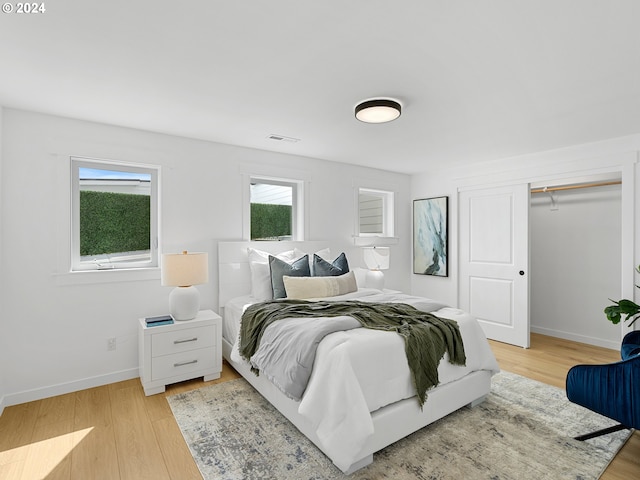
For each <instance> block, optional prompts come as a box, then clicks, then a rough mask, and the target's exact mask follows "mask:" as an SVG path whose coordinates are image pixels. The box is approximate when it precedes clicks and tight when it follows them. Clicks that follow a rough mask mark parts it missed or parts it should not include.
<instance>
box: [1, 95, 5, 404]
mask: <svg viewBox="0 0 640 480" xmlns="http://www.w3.org/2000/svg"><path fill="white" fill-rule="evenodd" d="M2 152H3V148H2V107H0V272H2V271H3V268H2V263H3V262H2V259H3V257H4V255H3V250H2V223H3V222H2V219H3V218H4V208H5V205H6V202H5V200H4V196H3V192H2ZM3 305H4V279H3V278H1V277H0V331H3V330H4V323H5V321H4V320H5V314H4V308H3ZM5 342H6V336H5V335H0V352H3V351H4V350H5V349H6V347H5ZM4 371H5V362H4V361H3V359H2V355H1V354H0V415H2V410H4V396H5V393H6V388H5V380H4Z"/></svg>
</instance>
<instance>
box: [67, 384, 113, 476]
mask: <svg viewBox="0 0 640 480" xmlns="http://www.w3.org/2000/svg"><path fill="white" fill-rule="evenodd" d="M75 409H76V413H75V418H74V435H75V436H76V437H75V438H74V441H75V443H76V446H75V448H74V449H73V452H72V454H71V478H91V479H95V480H111V479H119V478H120V469H119V464H118V452H117V450H116V442H115V433H114V430H113V420H112V418H111V400H110V395H109V388H108V387H107V386H103V387H97V388H91V389H88V390H83V391H81V392H77V395H76V403H75Z"/></svg>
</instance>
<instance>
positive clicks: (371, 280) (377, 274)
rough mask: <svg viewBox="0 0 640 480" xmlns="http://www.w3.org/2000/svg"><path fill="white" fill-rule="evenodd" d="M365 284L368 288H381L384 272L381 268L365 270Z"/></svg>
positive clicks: (382, 286)
mask: <svg viewBox="0 0 640 480" xmlns="http://www.w3.org/2000/svg"><path fill="white" fill-rule="evenodd" d="M365 284H366V285H367V287H369V288H377V289H378V290H382V289H383V288H384V273H382V270H369V271H368V272H367V277H366V280H365Z"/></svg>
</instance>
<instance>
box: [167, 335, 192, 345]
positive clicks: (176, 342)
mask: <svg viewBox="0 0 640 480" xmlns="http://www.w3.org/2000/svg"><path fill="white" fill-rule="evenodd" d="M197 341H198V337H193V338H187V339H186V340H174V341H173V344H174V345H178V344H179V343H188V342H197Z"/></svg>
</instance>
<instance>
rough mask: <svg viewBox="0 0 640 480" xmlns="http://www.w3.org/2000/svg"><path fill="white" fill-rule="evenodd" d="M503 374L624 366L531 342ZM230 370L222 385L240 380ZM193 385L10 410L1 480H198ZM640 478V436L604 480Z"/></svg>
mask: <svg viewBox="0 0 640 480" xmlns="http://www.w3.org/2000/svg"><path fill="white" fill-rule="evenodd" d="M491 347H492V349H493V351H494V352H495V354H496V357H497V358H498V362H499V363H500V366H501V368H502V369H503V370H507V371H510V372H514V373H518V374H520V375H524V376H526V377H530V378H533V379H535V380H539V381H541V382H545V383H548V384H551V385H555V386H557V387H561V388H564V379H565V377H566V373H567V370H568V369H569V368H570V367H571V366H573V365H575V364H577V363H606V362H611V361H616V360H618V355H617V353H616V352H615V351H612V350H607V349H603V348H598V347H591V346H588V345H583V344H578V343H574V342H569V341H566V340H559V339H555V338H551V337H545V336H542V335H535V334H534V335H532V347H531V348H530V349H528V350H524V349H522V348H519V347H513V346H510V345H505V344H501V343H498V342H491ZM237 376H238V375H237V373H236V372H235V371H234V370H233V369H232V368H231V367H229V366H228V365H227V364H226V363H225V364H224V370H223V375H222V377H221V378H220V379H219V380H215V381H213V382H206V384H213V383H218V382H224V381H227V380H230V379H233V378H236V377H237ZM203 385H205V383H203V382H202V380H193V381H189V382H183V383H180V384H176V385H172V386H170V387H169V388H168V389H167V392H166V393H165V394H164V395H162V394H160V395H154V396H151V397H145V396H144V393H143V390H142V387H141V385H140V381H139V380H138V379H135V380H129V381H126V382H119V383H114V384H111V385H106V386H103V387H98V388H92V389H89V390H83V391H80V392H75V393H70V394H67V395H61V396H58V397H52V398H47V399H44V400H38V401H35V402H30V403H25V404H22V405H16V406H12V407H7V408H5V411H4V413H3V414H2V416H1V417H0V479H2V480H13V479H25V480H33V479H45V478H46V479H47V480H53V479H74V480H75V479H82V480H92V479H106V480H115V479H131V480H143V479H153V480H161V479H179V480H186V479H199V478H201V477H200V474H199V472H198V469H197V467H196V465H195V463H194V461H193V459H192V457H191V454H190V453H189V450H188V448H187V446H186V444H185V443H184V440H183V438H182V435H181V433H180V430H179V429H178V426H177V424H176V422H175V420H174V418H173V415H172V414H171V410H170V408H169V405H168V403H167V401H166V400H165V396H166V395H173V394H176V393H178V392H181V391H185V390H191V389H194V388H200V387H202V386H203ZM602 478H603V479H605V480H614V479H624V480H628V479H631V478H640V433H639V432H636V433H634V435H633V436H632V438H631V439H630V440H629V441H628V442H627V444H626V445H625V446H624V448H623V449H622V450H621V452H620V453H619V454H618V455H617V456H616V458H615V459H614V461H613V462H612V463H611V465H610V466H609V468H608V469H607V471H606V472H605V474H604V475H603V477H602Z"/></svg>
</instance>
